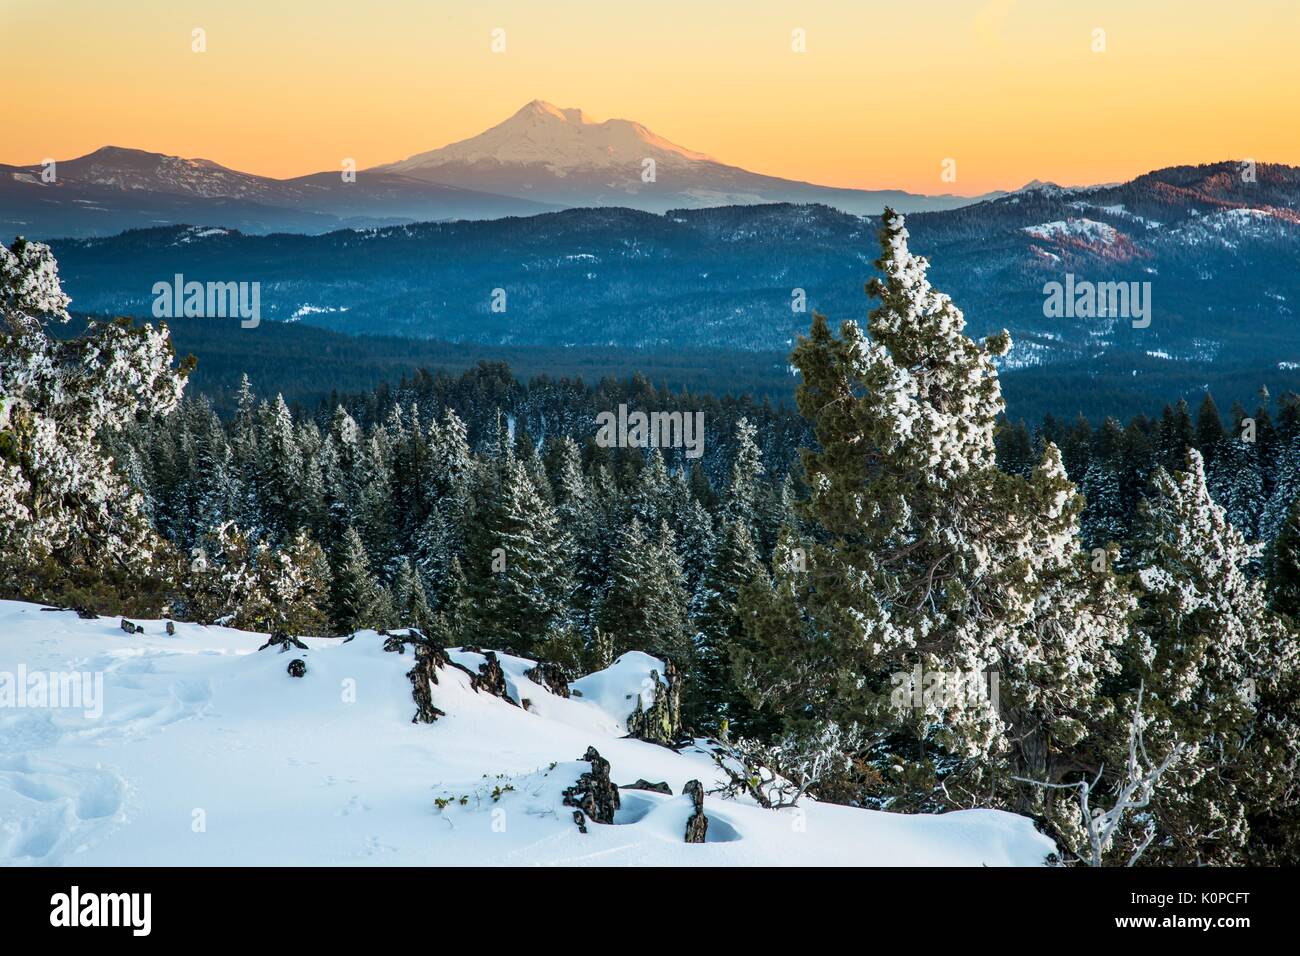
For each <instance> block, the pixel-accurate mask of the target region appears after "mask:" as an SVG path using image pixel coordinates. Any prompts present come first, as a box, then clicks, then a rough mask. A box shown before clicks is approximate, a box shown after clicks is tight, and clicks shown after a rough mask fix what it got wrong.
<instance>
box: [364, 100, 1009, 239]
mask: <svg viewBox="0 0 1300 956" xmlns="http://www.w3.org/2000/svg"><path fill="white" fill-rule="evenodd" d="M651 160H652V161H653V162H649V161H651ZM378 169H379V170H381V171H384V172H391V173H400V174H402V175H404V176H410V177H412V178H414V179H422V180H425V181H427V182H436V183H443V184H446V185H450V186H461V187H464V188H467V189H480V190H485V191H488V192H492V193H496V194H499V195H505V196H514V197H517V198H520V199H532V200H539V201H542V202H547V203H551V204H558V205H565V206H630V207H632V208H634V209H642V210H645V211H648V212H656V213H662V212H666V211H667V210H669V209H676V208H683V207H684V208H699V207H705V206H726V205H752V204H754V203H769V202H795V203H810V202H820V203H825V204H826V205H828V206H834V207H836V208H838V209H841V210H843V211H845V212H850V213H854V214H857V215H868V214H876V213H879V212H880V211H881V210H882V209H883V208H884V207H885V206H886V205H890V206H893V207H894V208H896V209H898V210H900V211H903V212H917V211H922V210H939V209H951V208H955V207H957V206H964V205H968V204H970V203H972V202H976V201H977V200H976V199H970V198H966V197H962V196H918V195H914V194H912V193H906V192H902V191H899V190H862V189H838V188H834V187H829V186H817V185H813V184H811V183H805V182H798V181H796V180H790V179H781V178H778V177H776V176H765V175H762V174H760V173H752V172H750V171H749V170H746V169H741V168H740V167H738V166H729V165H727V164H725V163H721V162H718V161H717V160H715V159H713V158H712V157H711V156H708V155H707V154H705V153H701V152H697V151H695V150H691V149H686V148H685V147H682V146H679V145H677V144H676V143H674V142H672V141H670V140H668V139H665V138H664V137H663V136H660V135H659V134H658V133H655V132H653V131H652V130H650V129H648V128H646V127H645V126H643V125H642V124H640V123H637V122H635V121H633V120H627V119H611V120H605V121H604V122H599V123H598V122H596V121H594V120H592V119H591V118H590V117H588V116H587V114H586V113H584V112H583V111H582V110H581V109H576V108H570V109H562V108H560V107H558V106H555V105H553V104H551V103H548V102H546V101H545V100H533V101H532V102H531V103H528V104H526V105H525V106H523V108H521V109H520V110H519V111H517V112H516V113H515V114H514V115H512V116H511V117H510V118H508V119H506V120H505V121H504V122H501V123H498V124H497V125H496V126H493V127H492V128H490V129H488V130H485V131H484V132H482V133H480V134H478V135H477V136H472V137H470V138H469V139H464V140H460V141H459V142H455V143H451V144H449V145H447V146H443V147H441V148H440V149H434V150H430V151H428V152H424V153H417V154H416V155H414V156H412V157H410V158H409V159H404V160H401V161H400V162H396V163H390V164H388V165H386V166H380V167H378ZM998 195H1000V194H998ZM980 198H988V197H980Z"/></svg>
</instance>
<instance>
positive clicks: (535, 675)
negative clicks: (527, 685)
mask: <svg viewBox="0 0 1300 956" xmlns="http://www.w3.org/2000/svg"><path fill="white" fill-rule="evenodd" d="M524 676H525V677H527V678H528V679H529V680H531V681H536V682H537V683H538V684H541V685H542V686H543V687H545V688H546V689H547V690H549V691H550V692H551V693H552V694H554V695H555V696H556V697H563V698H565V699H566V700H567V699H568V697H569V680H570V676H569V673H568V671H567V670H566V669H565V667H564V666H563V665H562V664H557V663H556V662H555V661H538V662H537V666H536V667H534V668H532V669H531V670H528V671H526V672H525V674H524Z"/></svg>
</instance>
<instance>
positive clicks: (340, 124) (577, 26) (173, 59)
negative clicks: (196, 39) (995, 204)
mask: <svg viewBox="0 0 1300 956" xmlns="http://www.w3.org/2000/svg"><path fill="white" fill-rule="evenodd" d="M196 27H198V28H202V29H203V30H204V31H206V39H207V52H205V53H194V52H192V50H191V36H192V31H193V30H194V29H195V28H196ZM495 28H500V29H503V30H504V31H505V38H506V49H505V51H504V52H502V53H494V52H492V50H491V41H492V31H493V30H494V29H495ZM796 28H799V29H802V30H804V31H806V37H807V51H806V52H804V53H795V52H793V51H792V49H791V37H792V31H793V30H795V29H796ZM1098 28H1100V29H1102V30H1104V31H1105V45H1106V49H1105V52H1100V53H1097V52H1093V50H1092V45H1093V36H1094V33H1093V31H1094V30H1095V29H1098ZM1298 51H1300V2H1298V0H1236V2H1234V3H1230V4H1225V3H1220V2H1205V0H1126V2H1110V0H1105V2H1086V3H1085V2H1065V0H1037V2H1030V0H971V2H966V0H908V2H902V0H895V2H872V0H840V2H819V0H802V2H786V0H782V2H772V0H692V2H679V0H655V2H653V3H640V2H628V0H606V2H600V3H596V2H581V3H579V2H564V0H547V2H538V0H533V2H511V3H507V2H499V3H492V2H473V3H468V2H463V3H456V4H452V3H442V2H431V0H424V2H417V0H364V2H359V0H347V2H344V0H314V2H298V0H257V2H247V0H219V2H190V0H113V2H105V0H44V2H39V0H0V63H3V64H4V66H5V74H6V79H7V81H8V82H7V86H8V91H9V92H8V93H7V95H6V96H5V97H4V101H3V105H0V131H2V132H0V162H4V163H22V164H27V163H37V162H40V161H42V160H43V159H45V158H46V157H52V158H56V159H68V158H71V157H73V156H78V155H82V154H84V153H87V152H90V151H91V150H93V149H96V148H98V147H100V146H103V145H107V144H113V145H118V146H134V147H138V148H141V149H147V150H155V151H159V152H167V153H174V154H178V155H182V156H190V157H203V158H207V159H211V160H215V161H216V162H219V163H222V164H224V165H227V166H232V167H235V168H237V169H241V170H246V171H248V172H255V173H261V174H264V175H271V176H279V177H283V176H292V175H298V174H302V173H308V172H314V171H318V170H323V169H337V168H339V163H340V161H341V159H342V158H343V157H354V158H355V159H356V161H357V163H358V164H359V165H360V166H361V167H362V168H364V167H367V166H371V165H375V164H378V163H383V162H388V161H391V160H396V159H400V158H403V157H405V156H408V155H410V154H412V153H416V152H421V151H424V150H428V149H433V148H435V147H438V146H442V145H445V144H446V143H448V142H452V141H454V140H458V139H464V138H466V137H468V136H472V135H474V134H476V133H478V132H481V131H482V130H483V129H485V128H487V127H488V126H491V125H493V124H495V123H498V122H500V121H501V120H503V119H505V118H506V117H507V116H509V115H510V114H511V113H513V112H514V111H515V110H517V109H519V107H521V106H522V105H523V104H524V103H526V102H528V101H529V100H532V99H544V100H548V101H550V102H552V103H555V104H556V105H558V106H562V107H581V108H582V109H583V110H585V111H586V112H587V113H588V114H589V115H590V116H591V117H593V118H595V119H598V120H601V119H608V118H612V117H623V118H627V119H635V120H638V121H639V122H641V123H643V124H645V125H646V126H648V127H649V128H650V129H652V130H654V131H655V132H656V133H658V134H660V135H662V136H664V137H666V138H667V139H669V140H672V141H673V142H675V143H677V144H679V145H681V146H685V147H688V148H690V149H695V150H699V151H702V152H705V153H708V154H710V155H711V156H713V157H714V158H716V159H719V160H721V161H722V162H726V163H731V164H734V165H738V166H743V167H745V168H747V169H750V170H753V171H755V172H762V173H769V174H773V175H779V176H785V177H789V178H792V179H801V180H807V181H809V182H816V183H822V184H827V185H835V186H855V187H866V188H885V187H897V188H903V189H909V190H913V191H917V192H959V193H967V194H972V193H979V192H984V191H987V190H990V189H997V188H1014V187H1018V186H1021V185H1023V184H1024V183H1025V182H1026V181H1028V180H1030V179H1035V178H1037V179H1045V180H1053V181H1055V182H1059V183H1061V184H1064V185H1071V184H1080V183H1093V182H1108V181H1114V180H1120V179H1127V178H1130V177H1131V176H1133V175H1136V174H1138V173H1141V172H1145V171H1147V170H1149V169H1153V168H1156V167H1160V166H1166V165H1172V164H1176V163H1195V162H1208V161H1213V160H1219V159H1239V158H1244V157H1249V158H1253V159H1256V160H1258V161H1261V162H1264V161H1267V162H1287V163H1292V164H1300V52H1298ZM945 158H953V159H955V160H956V161H957V181H956V182H955V183H945V182H943V181H941V179H940V171H941V166H942V162H943V160H944V159H945Z"/></svg>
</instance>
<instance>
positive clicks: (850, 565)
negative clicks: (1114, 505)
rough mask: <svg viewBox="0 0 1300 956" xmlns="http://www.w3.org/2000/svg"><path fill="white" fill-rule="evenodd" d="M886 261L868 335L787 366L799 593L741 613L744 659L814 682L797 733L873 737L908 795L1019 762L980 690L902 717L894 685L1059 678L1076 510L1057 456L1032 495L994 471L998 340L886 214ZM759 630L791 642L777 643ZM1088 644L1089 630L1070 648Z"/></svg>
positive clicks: (827, 338)
mask: <svg viewBox="0 0 1300 956" xmlns="http://www.w3.org/2000/svg"><path fill="white" fill-rule="evenodd" d="M881 247H882V255H881V258H880V259H879V260H878V261H877V266H878V268H879V269H880V270H881V272H882V273H883V278H882V279H874V280H872V282H871V283H870V284H869V286H868V291H869V292H870V294H871V295H873V296H874V297H876V298H878V299H879V300H880V305H879V306H878V307H877V308H876V309H875V310H874V311H873V312H872V313H871V316H870V332H871V337H870V338H868V337H867V335H866V333H865V332H864V331H863V330H862V329H861V328H860V327H859V326H858V324H857V323H855V322H845V323H843V324H842V326H841V328H840V337H839V338H836V337H835V336H833V335H832V333H831V332H830V330H829V328H828V327H827V323H826V320H825V318H824V317H823V316H821V315H815V316H814V318H813V325H812V330H811V332H810V334H809V335H808V336H807V337H805V338H802V339H801V340H800V342H799V344H798V346H797V347H796V349H795V353H794V362H795V364H796V365H797V366H798V367H799V369H800V371H801V372H802V375H803V382H802V384H801V385H800V386H799V389H798V393H797V400H798V404H799V409H800V411H801V412H802V413H803V415H804V416H805V417H806V418H807V419H808V420H809V421H810V422H811V423H812V425H813V429H814V433H815V436H816V439H817V447H816V448H815V449H812V450H805V451H804V452H803V468H804V474H805V475H806V480H807V483H808V486H809V489H810V499H809V501H808V502H807V503H806V505H805V507H804V511H805V518H806V520H807V522H808V528H809V534H810V537H811V538H812V539H813V540H812V542H811V544H810V547H809V548H808V550H807V552H806V555H805V560H806V567H807V571H806V573H805V572H802V571H801V572H799V573H797V574H788V575H786V576H785V577H784V580H782V582H781V585H782V587H783V588H792V589H793V590H794V592H795V593H794V594H793V595H792V596H791V597H787V598H782V597H781V595H780V592H779V590H776V589H772V593H774V594H776V595H777V597H778V598H779V599H778V600H776V601H775V602H773V600H772V599H771V598H770V597H768V596H767V595H764V594H763V593H762V589H759V593H758V595H757V596H758V597H759V598H760V601H759V605H758V606H757V607H754V608H742V616H743V619H745V620H746V621H747V626H749V622H752V626H754V627H755V628H756V633H755V635H754V636H755V638H756V644H758V645H760V646H758V647H756V648H755V650H754V651H753V657H752V659H751V660H752V661H753V662H761V661H762V660H764V659H766V660H768V661H773V662H775V661H779V660H780V658H781V656H783V655H779V654H775V653H772V652H770V651H765V650H764V649H763V648H762V647H761V643H762V641H763V640H764V638H765V637H766V639H769V640H770V639H772V638H773V637H774V636H776V639H777V640H778V641H781V642H783V643H784V644H787V645H789V644H793V645H794V647H793V654H792V656H793V659H794V660H796V661H799V662H800V663H799V664H797V665H796V666H795V667H794V668H793V673H795V674H797V675H799V676H801V677H802V678H803V679H805V680H807V681H809V682H810V685H809V686H806V687H800V688H795V689H793V690H792V691H788V692H787V693H786V694H785V697H786V698H787V699H791V698H793V699H796V700H797V699H798V698H799V697H800V696H803V698H804V699H805V700H807V701H810V702H813V701H815V702H819V703H820V704H821V705H822V706H823V707H824V708H825V709H824V710H822V711H821V712H820V713H816V712H815V711H814V710H813V709H812V708H810V707H808V706H805V707H804V710H803V713H802V714H800V717H799V719H806V718H807V717H810V716H816V717H818V718H820V719H821V720H823V721H827V720H835V721H836V722H837V723H839V724H841V725H842V726H851V725H853V724H855V723H857V724H862V723H865V724H867V725H869V726H873V727H875V728H878V729H879V730H880V731H881V733H880V734H879V735H878V740H877V745H878V746H877V753H878V755H879V756H880V758H881V760H882V763H883V765H884V766H885V768H886V770H887V772H888V773H889V774H893V775H894V776H893V778H892V779H896V780H898V781H900V782H901V784H902V786H903V787H906V781H908V780H909V779H913V780H921V779H924V778H925V777H926V775H929V776H930V777H931V778H933V775H934V774H935V773H938V772H940V771H944V770H946V769H951V768H953V767H955V766H957V765H958V763H957V762H960V761H961V760H965V761H969V762H971V763H973V764H975V765H977V766H983V765H985V764H986V763H987V762H988V761H989V760H990V759H992V758H993V757H995V756H996V755H998V754H1006V755H1008V758H1009V759H1012V760H1015V759H1020V758H1018V757H1017V754H1016V752H1015V751H1014V749H1012V748H1011V739H1012V738H1013V737H1014V731H1013V730H1011V729H1009V728H1008V726H1007V725H1006V724H1005V722H1004V721H1003V719H1002V717H1001V716H1000V714H999V713H998V712H997V709H996V707H995V704H994V701H993V700H992V699H991V695H987V694H985V695H975V694H968V695H962V696H960V697H958V698H957V699H954V697H953V696H949V695H938V696H936V697H927V698H925V699H923V701H922V702H921V706H920V707H919V708H915V709H914V708H912V707H910V706H905V707H904V708H903V709H902V710H900V708H899V706H898V704H897V702H896V701H895V700H894V695H893V694H891V693H890V691H891V688H894V687H895V685H896V681H895V680H894V678H895V677H896V676H897V675H899V674H902V675H904V676H910V675H911V674H912V673H913V672H914V668H915V667H918V666H919V667H920V668H921V669H922V673H923V674H934V673H939V674H943V675H966V677H967V679H969V678H970V676H971V675H983V674H985V673H986V672H987V671H990V670H995V669H997V668H999V667H1004V666H1005V667H1007V669H1008V671H1009V674H1008V676H1009V677H1010V678H1012V679H1017V680H1020V679H1023V680H1034V679H1037V677H1038V675H1040V674H1050V673H1051V671H1052V670H1053V665H1052V662H1051V649H1050V648H1047V647H1045V646H1044V643H1045V641H1044V638H1043V637H1042V635H1041V634H1040V633H1039V631H1038V630H1037V629H1036V628H1035V623H1036V621H1037V619H1038V618H1039V616H1040V615H1041V614H1042V611H1043V609H1042V608H1041V607H1040V605H1039V600H1040V598H1041V596H1042V595H1043V593H1044V589H1045V588H1047V587H1048V585H1049V583H1050V582H1055V581H1057V580H1058V579H1060V578H1061V577H1062V576H1063V575H1065V574H1066V572H1067V570H1068V569H1069V568H1070V567H1071V565H1072V564H1074V562H1075V561H1076V560H1077V557H1076V552H1077V549H1078V543H1077V539H1076V538H1075V534H1076V533H1077V512H1078V507H1079V505H1080V503H1079V502H1078V499H1077V496H1075V495H1074V494H1073V489H1072V487H1071V486H1070V484H1069V482H1068V480H1067V479H1066V478H1065V475H1064V472H1063V470H1062V467H1061V460H1060V456H1059V454H1057V453H1056V451H1055V449H1054V447H1052V446H1048V450H1047V453H1046V454H1045V456H1044V460H1043V462H1042V464H1041V465H1040V466H1039V468H1038V469H1037V470H1036V471H1035V473H1034V476H1033V478H1032V479H1031V480H1030V481H1026V480H1025V479H1023V478H1020V477H1018V476H1015V475H1009V474H1006V473H1004V472H1002V471H1001V470H999V469H998V468H997V467H996V463H995V447H994V440H993V438H994V431H995V425H996V421H997V418H998V416H999V415H1000V414H1001V412H1002V410H1003V403H1002V397H1001V390H1000V387H999V384H998V378H997V372H996V368H995V366H994V359H995V357H997V356H998V355H1001V354H1004V353H1005V351H1006V350H1007V348H1008V347H1009V340H1008V337H1007V335H1006V333H1005V332H1004V333H1000V334H999V335H996V336H993V337H991V338H989V339H987V340H986V341H985V343H984V344H983V345H978V344H976V343H975V342H973V341H971V340H970V339H969V338H967V337H966V336H965V335H964V332H963V329H964V325H965V321H964V319H963V317H962V314H961V312H960V311H959V310H958V309H957V308H956V307H955V306H954V305H953V303H952V301H951V300H950V299H949V298H948V297H947V296H946V295H943V294H941V293H938V292H936V291H934V290H933V289H932V288H931V286H930V283H929V281H928V279H927V278H926V269H927V263H926V261H925V260H924V259H922V258H920V257H917V256H914V255H913V254H912V253H911V252H910V251H909V250H908V247H907V231H906V228H905V227H904V223H903V219H902V217H901V216H898V215H897V214H895V213H893V212H887V213H886V215H885V216H884V228H883V229H882V231H881ZM782 560H783V561H784V560H787V559H786V558H783V559H782ZM762 621H767V622H772V621H779V622H780V627H794V628H795V632H794V634H793V635H787V636H784V637H781V636H779V634H778V631H779V629H780V628H779V627H777V626H773V625H772V624H771V623H768V624H767V625H766V626H764V625H763V624H762V623H761V622H762ZM1067 625H1068V622H1066V621H1062V622H1061V626H1062V627H1064V626H1067ZM1048 630H1049V631H1052V630H1054V629H1048ZM1099 643H1100V644H1105V643H1107V642H1106V641H1105V640H1101V641H1098V640H1097V639H1095V638H1094V636H1093V635H1091V634H1089V633H1082V634H1075V635H1072V636H1071V638H1070V641H1069V646H1071V647H1074V648H1077V649H1092V648H1094V647H1096V646H1097V645H1098V644H1099ZM1013 664H1014V667H1012V665H1013ZM814 665H815V666H814ZM1089 666H1092V667H1094V668H1095V666H1096V665H1093V664H1090V665H1089ZM788 681H789V677H787V676H785V675H781V674H778V673H774V672H763V671H762V670H761V668H760V669H758V671H757V672H756V673H751V675H750V681H749V682H750V684H751V686H755V685H757V686H759V687H760V693H763V692H764V691H762V689H761V685H763V684H767V685H768V686H769V687H781V686H782V685H784V684H787V683H788ZM767 693H771V692H767ZM1079 693H1081V694H1082V693H1086V690H1085V689H1080V691H1079ZM1019 696H1020V697H1022V698H1024V699H1026V700H1029V699H1031V698H1033V696H1034V695H1033V694H1032V693H1030V692H1029V691H1028V690H1022V691H1020V692H1019ZM816 706H817V705H816V704H814V705H813V707H816ZM891 727H892V728H895V733H893V734H892V735H891V734H889V733H888V729H889V728H891ZM909 767H916V768H919V772H918V775H915V776H914V775H913V773H912V770H911V769H909ZM894 768H902V769H901V771H900V770H897V769H894ZM923 799H924V798H923Z"/></svg>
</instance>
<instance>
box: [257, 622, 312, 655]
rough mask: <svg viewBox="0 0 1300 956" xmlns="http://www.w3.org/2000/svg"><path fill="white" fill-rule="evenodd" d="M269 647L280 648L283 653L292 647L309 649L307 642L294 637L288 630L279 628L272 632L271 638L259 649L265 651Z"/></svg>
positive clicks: (302, 649) (301, 649)
mask: <svg viewBox="0 0 1300 956" xmlns="http://www.w3.org/2000/svg"><path fill="white" fill-rule="evenodd" d="M268 647H278V648H280V653H281V654H283V653H284V652H285V651H287V650H288V649H289V648H291V647H296V648H297V649H298V650H300V651H305V650H307V645H306V644H304V643H303V642H302V641H300V640H298V638H296V637H294V636H293V635H292V634H290V633H289V632H288V631H281V630H279V629H278V628H277V629H276V630H274V631H272V632H271V639H270V640H269V641H267V642H266V643H265V644H263V645H262V646H261V647H259V648H258V650H259V651H264V650H266V649H267V648H268Z"/></svg>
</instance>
